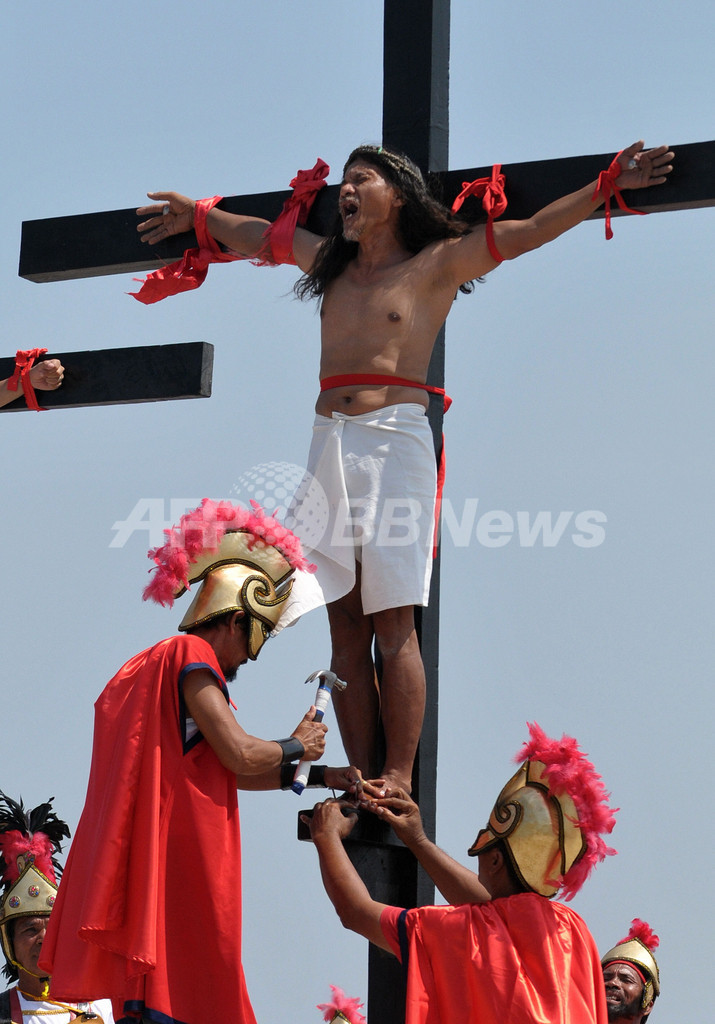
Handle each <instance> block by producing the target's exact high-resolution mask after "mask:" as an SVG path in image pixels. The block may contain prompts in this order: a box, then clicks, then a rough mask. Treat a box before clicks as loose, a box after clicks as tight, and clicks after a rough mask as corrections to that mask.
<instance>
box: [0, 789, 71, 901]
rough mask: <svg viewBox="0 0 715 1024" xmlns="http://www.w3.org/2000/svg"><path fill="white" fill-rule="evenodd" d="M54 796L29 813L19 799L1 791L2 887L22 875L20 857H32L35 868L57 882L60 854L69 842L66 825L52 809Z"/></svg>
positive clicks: (0, 843) (0, 858)
mask: <svg viewBox="0 0 715 1024" xmlns="http://www.w3.org/2000/svg"><path fill="white" fill-rule="evenodd" d="M53 800H54V797H50V799H49V800H48V801H47V802H46V803H44V804H39V805H38V806H37V807H33V808H32V809H30V810H26V809H25V806H24V804H23V802H22V800H20V802H19V803H18V802H17V801H15V800H13V799H12V798H11V797H9V796H7V795H6V794H5V793H3V792H2V790H0V878H1V879H2V882H3V885H4V886H8V885H11V884H12V883H13V882H15V881H16V880H17V878H18V876H19V875H20V869H19V868H18V864H17V858H18V856H20V855H24V856H25V858H26V859H28V858H29V857H32V858H33V860H34V863H35V865H36V866H37V867H38V868H39V870H40V871H42V873H43V874H45V875H46V876H47V877H48V878H49V879H50V880H51V881H54V882H58V881H59V879H60V876H61V875H62V866H61V864H60V862H59V861H58V859H57V854H59V853H61V852H62V840H63V839H69V835H70V830H69V828H68V826H67V823H66V822H64V821H62V820H61V818H58V817H57V815H56V814H55V812H54V811H53V810H52V801H53Z"/></svg>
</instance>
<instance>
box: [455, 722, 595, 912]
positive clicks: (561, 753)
mask: <svg viewBox="0 0 715 1024" xmlns="http://www.w3.org/2000/svg"><path fill="white" fill-rule="evenodd" d="M529 731H530V733H531V740H530V741H529V742H528V743H526V744H524V747H523V748H522V750H521V751H520V753H519V755H518V757H519V759H520V760H521V758H522V757H524V758H525V760H524V761H523V763H522V764H521V765H520V767H519V769H518V770H517V771H516V772H515V774H514V775H513V776H512V777H511V779H509V781H508V782H507V784H506V786H504V788H503V789H502V791H501V793H500V794H499V796H498V797H497V801H496V803H495V805H494V808H493V810H492V813H491V814H490V816H489V821H488V823H487V826H486V828H483V829H481V830H480V832H479V834H478V836H477V838H476V840H475V841H474V844H473V845H472V846H471V847H470V849H469V851H468V852H469V855H470V856H471V857H476V856H477V855H478V854H480V853H482V851H484V850H488V849H489V848H490V847H491V846H493V845H494V844H495V843H497V842H500V841H501V842H502V843H503V844H504V848H505V850H506V852H507V856H508V857H509V860H510V862H511V864H512V866H513V868H514V871H515V873H516V876H517V878H518V879H519V880H520V881H521V883H522V884H523V885H524V886H526V887H527V888H528V889H530V890H531V891H532V892H536V893H539V895H541V896H547V897H551V896H555V895H556V893H557V892H558V891H559V890H561V891H562V895H563V896H564V898H565V899H571V897H572V896H574V895H575V893H576V892H577V891H578V890H579V889H580V888H581V886H582V885H583V882H584V881H585V880H586V878H587V877H588V875H589V874H590V872H591V870H592V868H593V866H594V865H595V864H596V863H597V862H598V861H600V860H603V858H604V857H605V856H606V855H607V854H611V853H614V852H615V851H613V850H610V849H609V848H608V847H607V846H606V845H605V843H604V842H603V840H602V839H601V833H603V832H610V831H611V829H612V828H613V825H614V824H615V818H614V813H613V811H612V809H611V808H610V807H608V804H607V797H608V794H607V793H606V791H605V788H604V786H603V782H602V781H601V778H600V776H599V775H597V774H596V772H595V769H594V768H593V765H592V764H591V763H590V762H589V761H588V760H587V759H586V757H585V756H584V755H583V754H582V753H581V751H580V750H579V749H578V745H577V744H576V741H575V740H574V739H572V738H571V737H568V736H563V737H562V738H561V740H552V739H549V737H548V736H546V734H545V733H544V732H543V730H542V729H541V728H540V727H539V726H538V725H536V724H535V723H532V724H530V725H529Z"/></svg>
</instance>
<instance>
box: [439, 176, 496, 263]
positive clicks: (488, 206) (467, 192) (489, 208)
mask: <svg viewBox="0 0 715 1024" xmlns="http://www.w3.org/2000/svg"><path fill="white" fill-rule="evenodd" d="M505 186H506V178H505V177H504V175H503V174H502V172H501V164H494V165H493V166H492V173H491V175H490V176H489V177H488V178H475V179H474V181H463V182H462V191H461V192H460V193H459V195H458V196H457V198H456V199H455V200H454V202H453V203H452V213H456V212H457V211H458V210H460V209H461V207H462V203H463V202H464V200H465V199H466V198H467V197H468V196H474V197H475V198H477V199H481V201H482V206H483V207H484V212H485V213H486V215H487V228H486V236H487V246H488V248H489V252H490V253H491V256H492V258H493V259H495V260H496V261H497V263H501V262H502V261H503V259H504V257H503V256H502V255H501V254H500V252H499V250H498V249H497V247H496V242H495V241H494V219H495V218H496V217H501V215H502V214H503V213H504V211H505V210H506V207H507V198H506V192H505V191H504V189H505Z"/></svg>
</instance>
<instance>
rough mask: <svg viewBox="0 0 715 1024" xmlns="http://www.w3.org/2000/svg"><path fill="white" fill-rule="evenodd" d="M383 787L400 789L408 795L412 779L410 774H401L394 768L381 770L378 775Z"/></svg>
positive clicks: (410, 790) (410, 791)
mask: <svg viewBox="0 0 715 1024" xmlns="http://www.w3.org/2000/svg"><path fill="white" fill-rule="evenodd" d="M380 779H381V781H382V783H383V784H384V787H385V789H386V790H387V789H402V790H404V792H405V793H407V795H408V796H409V795H410V794H411V793H412V779H411V778H410V776H409V775H408V776H404V775H401V774H400V773H399V772H397V771H395V770H394V769H391V770H388V769H386V770H385V771H383V773H382V775H381V776H380Z"/></svg>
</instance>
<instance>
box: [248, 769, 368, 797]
mask: <svg viewBox="0 0 715 1024" xmlns="http://www.w3.org/2000/svg"><path fill="white" fill-rule="evenodd" d="M295 767H296V766H295V765H294V764H292V765H291V769H295ZM236 787H237V789H251V790H268V789H281V770H280V768H271V769H270V770H269V771H267V772H264V773H263V774H262V775H237V776H236ZM325 788H326V789H335V790H340V792H341V793H354V794H357V792H358V790H359V789H361V788H362V780H361V779H360V772H359V771H358V770H357V768H354V767H352V766H351V765H345V766H344V767H343V768H333V767H331V766H330V765H325Z"/></svg>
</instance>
